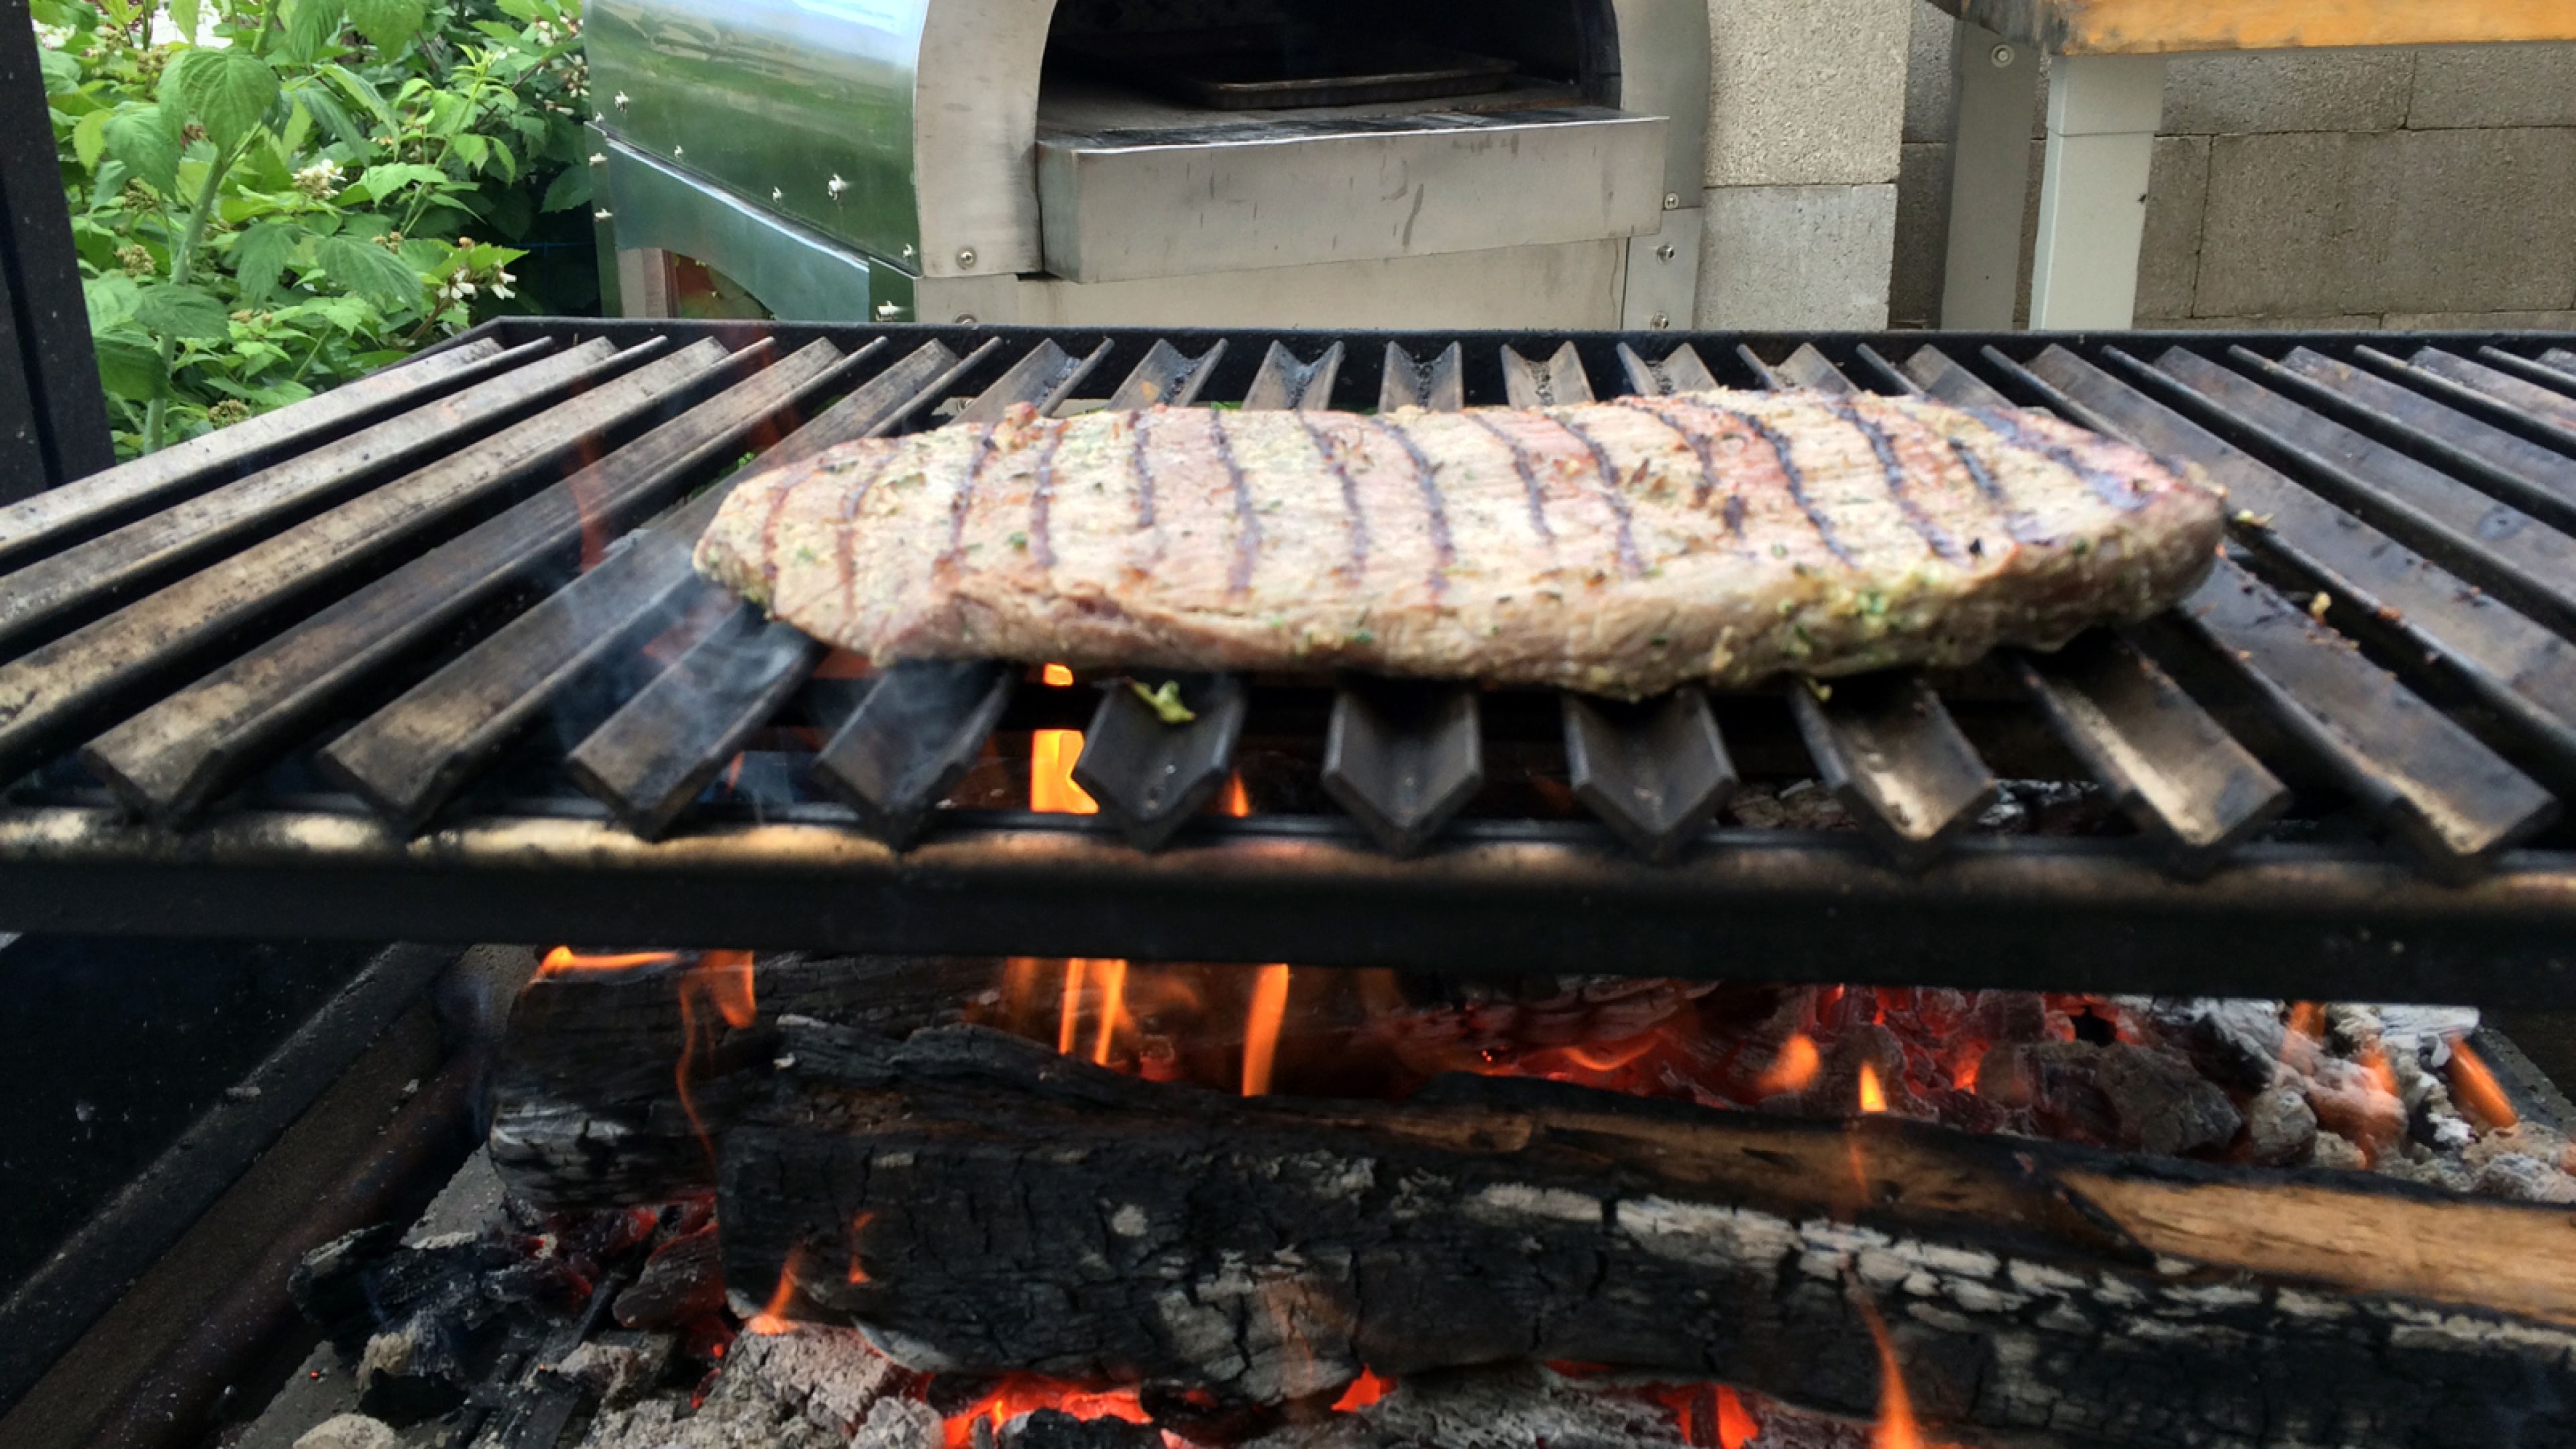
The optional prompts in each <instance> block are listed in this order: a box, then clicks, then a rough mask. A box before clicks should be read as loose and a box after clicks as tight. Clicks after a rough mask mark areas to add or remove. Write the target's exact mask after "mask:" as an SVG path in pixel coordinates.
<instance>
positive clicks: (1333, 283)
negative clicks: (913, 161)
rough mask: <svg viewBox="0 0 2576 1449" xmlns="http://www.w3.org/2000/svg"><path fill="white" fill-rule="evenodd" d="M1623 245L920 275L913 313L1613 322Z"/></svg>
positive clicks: (1070, 323)
mask: <svg viewBox="0 0 2576 1449" xmlns="http://www.w3.org/2000/svg"><path fill="white" fill-rule="evenodd" d="M1628 246H1629V243H1627V242H1626V241H1624V240H1621V239H1619V238H1617V237H1609V238H1605V239H1603V240H1600V241H1588V242H1562V243H1559V244H1557V245H1554V246H1543V247H1500V248H1496V249H1494V250H1491V251H1481V252H1458V253H1454V254H1452V255H1448V256H1438V257H1391V258H1387V259H1385V260H1382V261H1368V262H1328V263H1325V264H1323V265H1321V266H1312V267H1273V268H1270V269H1267V270H1264V271H1258V272H1212V273H1202V274H1200V275H1197V276H1187V277H1163V278H1151V277H1149V278H1141V279H1139V280H1136V281H1129V282H1092V283H1082V282H1067V281H1061V280H1059V279H1057V278H1054V277H957V278H924V279H922V281H921V283H920V293H919V295H920V299H921V305H920V312H921V319H922V320H923V321H925V322H948V321H953V320H957V319H959V318H964V317H972V318H974V319H976V320H978V321H983V322H1026V323H1043V324H1048V325H1053V326H1065V327H1089V326H1111V325H1117V324H1122V323H1132V324H1136V325H1140V326H1159V327H1289V326H1301V327H1365V328H1394V329H1398V330H1417V331H1428V330H1437V329H1458V328H1474V327H1508V328H1528V329H1538V330H1550V329H1553V330H1557V331H1567V330H1574V329H1580V328H1594V327H1610V326H1614V325H1616V323H1617V320H1618V317H1619V294H1620V280H1621V278H1622V277H1623V276H1624V275H1625V273H1626V269H1627V259H1628Z"/></svg>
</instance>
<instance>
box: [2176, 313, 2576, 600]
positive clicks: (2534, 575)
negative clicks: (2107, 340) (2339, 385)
mask: <svg viewBox="0 0 2576 1449" xmlns="http://www.w3.org/2000/svg"><path fill="white" fill-rule="evenodd" d="M2230 355H2231V356H2233V357H2235V358H2237V359H2238V360H2239V361H2249V362H2252V363H2255V364H2257V365H2266V366H2268V364H2266V363H2265V362H2264V360H2263V359H2262V358H2260V357H2258V356H2257V355H2256V354H2254V353H2253V352H2250V351H2247V350H2246V349H2244V348H2241V347H2240V348H2235V349H2232V350H2231V354H2230ZM2156 366H2157V368H2158V369H2159V370H2161V371H2163V372H2164V373H2165V374H2166V375H2168V376H2170V377H2173V378H2175V379H2177V380H2179V381H2180V382H2181V383H2182V385H2183V386H2185V387H2187V388H2189V389H2191V390H2192V391H2193V392H2194V393H2197V394H2199V395H2200V397H2202V398H2203V399H2206V400H2207V402H2208V403H2209V405H2210V406H2211V408H2212V410H2213V411H2214V412H2215V413H2216V414H2217V415H2218V416H2219V417H2220V418H2222V419H2224V420H2225V422H2227V423H2228V424H2231V425H2233V426H2235V427H2237V428H2239V429H2242V430H2243V431H2244V432H2246V433H2249V434H2251V435H2252V436H2254V437H2256V438H2259V439H2261V440H2262V441H2263V442H2264V443H2265V444H2266V445H2268V446H2269V447H2270V448H2272V449H2273V450H2274V451H2275V452H2276V453H2278V454H2280V455H2283V456H2286V457H2289V458H2291V459H2293V460H2295V461H2296V462H2297V464H2298V465H2299V476H2300V477H2301V478H2302V480H2304V481H2305V483H2306V484H2307V486H2308V487H2309V488H2310V489H2311V490H2312V491H2314V492H2318V493H2322V494H2324V495H2326V496H2327V497H2329V498H2331V499H2332V500H2333V501H2335V502H2336V503H2339V504H2341V505H2343V506H2344V507H2345V508H2347V509H2350V510H2351V511H2352V512H2353V513H2354V514H2356V515H2357V516H2359V517H2360V518H2362V519H2364V520H2366V521H2367V522H2369V523H2370V524H2372V525H2373V526H2375V527H2377V528H2379V529H2382V530H2384V531H2385V532H2387V533H2389V534H2390V535H2392V536H2394V537H2396V538H2398V539H2401V540H2403V541H2404V542H2405V543H2407V544H2408V545H2410V546H2412V547H2414V548H2416V549H2418V550H2420V551H2422V552H2423V554H2424V555H2425V556H2426V557H2427V558H2430V559H2432V560H2433V561H2434V562H2436V563H2439V564H2441V565H2442V566H2443V567H2444V568H2446V569H2449V570H2450V571H2451V572H2453V573H2456V574H2458V575H2460V576H2461V577H2463V578H2466V579H2468V580H2470V581H2471V582H2473V583H2479V584H2483V585H2485V586H2486V587H2488V588H2490V589H2493V590H2495V591H2496V593H2497V594H2498V595H2500V596H2501V597H2503V598H2504V599H2505V601H2506V602H2508V603H2510V604H2512V605H2513V606H2514V607H2515V608H2517V609H2520V610H2522V611H2523V612H2524V613H2528V614H2535V615H2538V616H2541V617H2544V618H2547V619H2550V620H2552V621H2554V622H2556V623H2558V624H2560V625H2561V626H2562V627H2563V626H2565V625H2566V624H2568V623H2569V622H2570V621H2571V620H2576V539H2570V538H2568V536H2567V535H2565V534H2563V533H2560V532H2559V531H2558V530H2556V529H2554V528H2551V527H2549V526H2548V525H2546V524H2544V523H2541V522H2539V521H2538V520H2536V519H2534V518H2532V517H2531V515H2529V514H2527V513H2524V512H2523V511H2522V510H2520V509H2518V508H2514V507H2511V506H2509V505H2507V504H2503V503H2498V502H2496V501H2495V500H2494V499H2492V498H2489V497H2488V496H2487V495H2485V494H2484V493H2481V492H2479V491H2478V490H2477V489H2475V488H2472V487H2470V486H2469V485H2467V484H2466V483H2463V482H2461V481H2459V480H2458V479H2456V478H2453V477H2451V476H2450V475H2449V474H2447V473H2444V472H2442V471H2440V470H2439V469H2436V468H2432V467H2428V466H2426V465H2425V464H2422V463H2419V462H2416V461H2415V460H2414V459H2412V458H2409V457H2407V456H2406V455H2405V454H2403V453H2400V452H2398V451H2397V450H2396V449H2394V448H2391V447H2389V446H2387V445H2386V444H2383V443H2378V442H2373V441H2372V440H2371V439H2369V438H2367V437H2364V436H2362V435H2361V434H2360V433H2357V432H2355V431H2353V430H2352V429H2350V428H2347V427H2345V426H2343V425H2342V424H2340V423H2336V422H2332V421H2329V420H2328V419H2326V418H2324V417H2321V416H2319V415H2318V414H2316V413H2313V412H2310V411H2309V410H2307V409H2306V408H2303V407H2300V406H2299V405H2297V404H2296V403H2293V402H2291V401H2290V400H2289V399H2288V398H2285V397H2283V396H2281V395H2280V394H2279V393H2276V392H2273V391H2271V390H2270V389H2268V388H2265V387H2263V386H2262V385H2260V384H2259V383H2256V382H2254V381H2253V380H2252V379H2250V378H2247V377H2245V376H2244V375H2243V374H2241V373H2237V372H2232V371H2230V370H2228V369H2227V368H2224V367H2221V366H2219V365H2218V364H2217V363H2215V362H2212V361H2210V360H2209V359H2208V358H2205V357H2202V356H2200V355H2199V354H2197V353H2194V352H2191V351H2188V350H2186V349H2183V348H2179V347H2175V348H2168V349H2167V350H2166V351H2165V352H2164V354H2163V355H2162V356H2160V357H2158V358H2157V359H2156Z"/></svg>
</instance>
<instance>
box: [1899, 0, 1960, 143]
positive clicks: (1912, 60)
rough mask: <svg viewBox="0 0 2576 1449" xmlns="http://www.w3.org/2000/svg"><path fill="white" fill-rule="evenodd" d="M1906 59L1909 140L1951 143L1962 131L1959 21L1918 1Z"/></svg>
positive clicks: (1923, 0)
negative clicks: (1956, 59)
mask: <svg viewBox="0 0 2576 1449" xmlns="http://www.w3.org/2000/svg"><path fill="white" fill-rule="evenodd" d="M1913 9H1914V15H1913V30H1912V32H1911V36H1910V39H1909V43H1908V47H1907V53H1906V57H1905V139H1906V140H1908V141H1947V140H1949V139H1950V136H1951V133H1952V132H1954V131H1956V130H1957V129H1958V128H1959V87H1958V77H1957V76H1956V75H1954V74H1952V70H1951V68H1952V66H1953V64H1954V63H1955V62H1954V61H1953V60H1952V58H1951V52H1952V51H1953V50H1954V49H1955V48H1956V47H1957V42H1958V36H1959V22H1958V21H1957V20H1956V19H1955V18H1953V17H1952V16H1951V15H1950V13H1949V12H1948V11H1945V10H1942V9H1940V8H1938V7H1937V6H1934V5H1931V4H1929V3H1926V0H1917V3H1916V4H1915V5H1914V7H1913Z"/></svg>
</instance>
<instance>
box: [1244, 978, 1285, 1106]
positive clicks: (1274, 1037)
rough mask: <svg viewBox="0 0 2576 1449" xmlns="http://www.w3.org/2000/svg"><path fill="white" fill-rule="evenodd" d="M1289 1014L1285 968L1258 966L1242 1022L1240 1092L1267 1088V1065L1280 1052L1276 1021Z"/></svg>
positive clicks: (1257, 1092)
mask: <svg viewBox="0 0 2576 1449" xmlns="http://www.w3.org/2000/svg"><path fill="white" fill-rule="evenodd" d="M1287 1016H1288V968H1287V967H1286V966H1285V965H1281V964H1276V963H1274V964H1272V965H1268V966H1264V967H1262V968H1261V975H1260V976H1259V978H1257V979H1256V980H1255V981H1254V982H1253V983H1252V1009H1251V1011H1250V1012H1249V1013H1248V1014H1247V1015H1246V1017H1245V1019H1244V1026H1243V1095H1245V1096H1247V1097H1259V1096H1264V1095H1266V1094H1268V1092H1269V1091H1270V1068H1271V1065H1272V1064H1273V1063H1274V1062H1276V1061H1277V1060H1278V1056H1279V1025H1280V1023H1281V1022H1282V1021H1285V1020H1286V1019H1287Z"/></svg>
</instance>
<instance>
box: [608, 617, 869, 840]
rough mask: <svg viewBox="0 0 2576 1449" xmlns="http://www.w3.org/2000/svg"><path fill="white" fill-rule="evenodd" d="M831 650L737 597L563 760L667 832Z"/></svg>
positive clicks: (646, 829)
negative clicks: (720, 618)
mask: <svg viewBox="0 0 2576 1449" xmlns="http://www.w3.org/2000/svg"><path fill="white" fill-rule="evenodd" d="M822 658H823V646H822V645H820V644H818V643H816V642H814V641H813V640H812V639H809V638H807V637H806V636H805V635H804V634H803V633H802V632H801V631H799V630H798V629H797V628H796V626H794V625H793V624H787V623H780V622H772V621H771V620H770V619H769V617H768V615H767V613H766V612H765V611H763V610H762V609H761V608H760V606H759V605H757V604H738V605H736V606H735V608H734V611H733V613H732V614H730V615H728V616H727V617H726V618H725V620H724V622H722V623H720V624H718V625H717V626H716V627H715V628H714V629H713V630H711V631H709V632H708V634H707V636H706V637H705V638H703V639H701V640H699V641H698V642H697V643H696V644H695V645H693V646H692V647H691V648H690V649H689V652H688V653H686V654H683V655H681V656H680V661H679V662H678V663H677V664H674V665H672V666H671V668H670V669H668V670H666V671H665V672H664V673H663V674H662V675H661V676H660V677H659V678H656V679H655V680H654V681H653V682H652V683H650V684H648V685H646V686H644V690H643V692H642V693H640V694H638V695H636V696H635V697H634V698H633V699H631V700H628V701H627V702H626V704H625V706H624V707H623V708H621V709H619V710H618V711H617V713H615V714H613V715H610V716H609V717H608V722H607V723H605V724H603V725H601V726H600V727H599V728H598V729H596V730H594V731H592V732H591V734H590V737H589V738H588V739H585V740H583V741H582V742H581V743H580V744H579V745H577V746H575V747H574V748H573V752H572V755H571V757H570V758H568V759H567V760H565V761H564V767H565V769H566V770H568V771H569V772H570V773H571V775H572V777H573V780H574V782H575V783H576V784H579V785H580V786H581V788H582V789H583V790H585V791H587V792H589V793H590V795H591V796H592V797H593V798H594V799H597V800H598V801H600V802H601V803H602V804H605V805H606V806H608V808H609V809H610V810H611V811H613V812H615V814H616V816H617V818H618V819H619V820H620V821H621V822H623V823H624V824H625V826H626V828H627V829H629V830H632V831H634V832H635V833H636V834H637V835H639V836H641V837H643V838H644V839H646V840H658V839H660V838H661V836H662V833H663V832H664V831H666V830H668V829H670V827H671V824H672V822H673V821H675V820H677V819H679V817H680V812H681V811H683V810H685V809H687V808H688V805H689V802H690V801H691V800H694V799H696V798H697V797H698V793H699V792H700V791H702V790H704V789H706V787H707V786H708V784H709V783H711V782H712V781H713V780H714V779H715V777H716V773H717V772H718V771H720V770H722V769H723V768H724V767H725V763H726V761H728V760H730V759H732V758H733V757H734V755H735V754H736V753H737V752H739V751H740V750H741V749H742V746H743V742H744V741H746V740H748V739H750V738H751V732H752V731H753V730H756V729H758V728H760V726H761V725H762V724H764V723H766V722H767V721H768V719H769V717H770V716H771V715H773V714H775V713H777V712H778V707H779V706H780V705H782V704H785V703H786V702H787V697H788V696H789V695H791V694H794V693H795V692H796V690H797V688H798V686H800V685H802V684H804V682H805V676H807V675H808V674H811V673H813V672H814V666H815V665H816V664H818V663H820V662H821V661H822Z"/></svg>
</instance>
